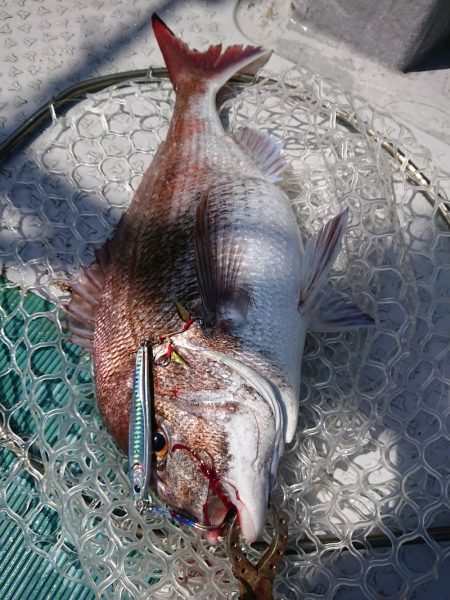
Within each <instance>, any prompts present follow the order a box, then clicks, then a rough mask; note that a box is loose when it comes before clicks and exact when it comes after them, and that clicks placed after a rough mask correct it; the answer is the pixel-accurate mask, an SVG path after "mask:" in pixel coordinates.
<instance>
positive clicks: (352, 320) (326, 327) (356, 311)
mask: <svg viewBox="0 0 450 600" xmlns="http://www.w3.org/2000/svg"><path fill="white" fill-rule="evenodd" d="M309 318H310V326H309V328H310V329H311V330H312V331H342V330H346V329H359V328H363V327H374V325H375V321H374V320H373V318H372V317H371V316H370V315H368V314H366V313H364V312H363V311H362V310H361V309H360V308H359V307H358V306H356V304H354V303H353V302H351V301H350V300H348V298H346V297H345V296H344V295H343V294H340V293H337V292H332V293H329V292H327V293H324V294H323V295H321V297H320V298H319V300H318V302H317V303H316V304H315V306H314V308H313V309H312V310H311V311H310V313H309Z"/></svg>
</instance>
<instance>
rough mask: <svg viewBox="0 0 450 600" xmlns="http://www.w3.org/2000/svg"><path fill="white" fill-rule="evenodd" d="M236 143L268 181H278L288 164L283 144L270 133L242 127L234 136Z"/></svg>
mask: <svg viewBox="0 0 450 600" xmlns="http://www.w3.org/2000/svg"><path fill="white" fill-rule="evenodd" d="M232 137H233V139H234V141H235V142H236V143H237V145H238V146H239V147H240V148H241V150H243V151H244V152H245V153H246V154H247V156H249V158H250V159H251V160H252V161H253V162H254V163H255V165H256V166H257V167H258V168H259V169H260V170H261V173H262V174H263V175H264V177H265V178H266V179H267V181H271V182H274V181H278V180H279V179H280V173H281V172H282V171H284V169H286V167H287V166H288V162H287V161H286V159H285V158H284V157H283V155H282V154H281V144H280V142H279V141H278V140H277V139H275V138H274V137H273V136H272V135H270V134H269V133H266V132H265V131H258V130H256V129H252V128H251V127H241V128H239V129H238V130H237V131H235V132H234V133H233V135H232Z"/></svg>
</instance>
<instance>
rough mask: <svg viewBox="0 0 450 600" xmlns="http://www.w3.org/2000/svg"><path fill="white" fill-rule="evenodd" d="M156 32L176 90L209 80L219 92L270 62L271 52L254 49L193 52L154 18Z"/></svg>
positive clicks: (217, 49)
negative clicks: (237, 75) (236, 77)
mask: <svg viewBox="0 0 450 600" xmlns="http://www.w3.org/2000/svg"><path fill="white" fill-rule="evenodd" d="M152 25H153V31H154V33H155V36H156V39H157V41H158V44H159V47H160V49H161V52H162V55H163V57H164V60H165V62H166V65H167V70H168V71H169V76H170V79H171V81H172V83H173V86H174V87H175V89H178V88H179V87H180V85H182V83H183V82H184V81H187V82H190V83H192V81H193V80H194V81H195V80H198V79H202V80H209V81H210V83H211V85H214V87H216V89H217V90H218V89H219V88H221V87H222V85H224V83H226V82H227V81H228V79H229V78H230V77H232V75H234V74H235V73H237V72H238V71H245V72H246V73H249V72H256V71H257V70H258V69H260V68H261V67H262V66H263V64H265V63H266V62H267V60H269V58H270V54H271V53H270V52H269V51H267V50H265V49H264V48H260V47H254V46H230V47H229V48H226V49H225V50H224V52H222V45H221V44H218V45H216V46H210V47H209V48H208V50H206V51H205V52H198V51H197V50H191V49H190V48H189V47H188V45H187V44H185V43H184V42H183V41H182V40H180V39H179V38H178V37H177V36H176V35H175V34H174V33H173V32H172V31H171V30H170V29H169V28H168V27H167V25H166V24H165V23H164V22H163V21H162V20H161V19H160V18H159V17H158V16H157V15H155V14H154V15H153V16H152Z"/></svg>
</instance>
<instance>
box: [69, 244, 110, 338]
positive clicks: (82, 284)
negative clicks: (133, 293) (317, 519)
mask: <svg viewBox="0 0 450 600" xmlns="http://www.w3.org/2000/svg"><path fill="white" fill-rule="evenodd" d="M108 244H109V242H106V243H105V244H104V245H103V246H102V247H101V248H100V249H99V250H96V252H95V261H94V262H93V263H92V264H91V265H90V266H89V267H85V266H83V267H82V273H81V275H80V276H79V278H78V280H77V281H76V282H75V283H74V284H72V286H71V287H72V296H71V298H70V301H69V302H68V304H66V305H65V306H64V309H65V310H66V312H67V313H68V319H67V320H66V321H65V323H64V328H65V329H66V330H68V331H69V332H70V333H71V334H72V338H71V339H73V341H74V343H76V344H78V345H81V346H85V347H86V348H88V349H92V344H93V339H94V328H95V320H96V317H97V308H98V304H99V302H100V298H101V295H102V293H103V283H104V279H105V271H106V269H107V266H108V262H109V251H108Z"/></svg>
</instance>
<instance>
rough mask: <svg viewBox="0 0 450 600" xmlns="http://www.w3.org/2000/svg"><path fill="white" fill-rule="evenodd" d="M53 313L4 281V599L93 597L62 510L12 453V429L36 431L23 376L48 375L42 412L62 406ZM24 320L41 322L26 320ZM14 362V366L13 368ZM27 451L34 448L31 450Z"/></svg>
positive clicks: (0, 571)
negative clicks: (64, 532)
mask: <svg viewBox="0 0 450 600" xmlns="http://www.w3.org/2000/svg"><path fill="white" fill-rule="evenodd" d="M54 311H55V307H54V306H53V305H52V304H51V303H49V302H47V301H45V300H43V299H42V298H39V297H38V296H36V295H34V294H31V293H28V294H26V295H24V294H23V293H22V292H21V291H20V290H18V289H17V288H15V287H14V286H13V285H12V284H11V283H9V282H7V281H6V280H5V279H0V326H1V328H2V335H1V342H0V416H1V417H2V419H1V421H0V424H1V423H5V421H6V419H8V428H7V429H5V431H4V432H3V436H2V432H1V430H0V598H1V600H16V599H17V600H19V599H20V600H45V599H48V600H58V599H60V598H64V599H69V598H70V599H71V598H73V599H77V600H87V599H91V598H95V594H94V593H93V592H92V591H91V590H90V589H88V588H87V587H86V586H85V585H84V583H83V577H84V576H83V571H82V568H81V565H80V563H79V562H78V560H77V559H76V553H75V548H70V545H69V542H67V540H61V530H60V520H59V516H58V514H57V512H56V511H55V510H54V509H52V508H51V506H49V505H47V504H45V503H43V501H42V496H41V491H42V490H41V482H42V479H41V476H40V473H39V472H38V471H33V470H26V468H25V465H26V461H24V460H23V459H22V458H20V457H19V456H18V453H17V451H16V452H15V451H13V450H12V449H11V446H10V444H11V440H10V439H8V431H9V432H12V433H13V434H15V435H16V436H18V437H20V438H21V439H22V440H24V441H25V443H26V445H27V446H28V447H29V442H30V441H32V440H33V436H34V434H35V425H34V419H33V416H32V415H31V413H30V410H29V408H28V407H27V404H26V396H27V393H28V392H29V389H27V388H29V381H28V379H27V378H24V379H23V378H22V377H21V376H20V374H19V372H18V371H20V370H22V369H26V368H28V369H29V370H30V371H31V373H34V374H36V375H49V379H48V380H44V381H43V382H42V385H40V386H39V387H38V388H37V391H36V393H37V394H38V396H39V398H38V402H39V405H40V406H41V407H42V409H43V410H48V409H49V408H52V407H53V408H54V407H58V406H62V405H64V401H65V396H66V395H67V394H68V390H67V388H66V387H65V385H64V383H63V380H62V379H60V380H58V378H57V374H58V373H59V372H60V370H61V364H60V362H61V360H60V358H61V355H60V353H59V351H58V350H57V349H56V348H55V347H52V342H55V341H56V340H57V339H58V337H59V332H58V329H57V326H56V324H55V323H54V322H52V321H51V320H49V319H48V318H46V316H45V315H46V313H54ZM27 315H29V316H31V315H36V318H31V320H29V319H28V318H27ZM26 321H27V324H26ZM25 335H26V336H27V340H28V343H29V344H31V345H33V346H34V345H35V344H37V348H36V349H35V350H33V352H32V355H31V357H28V354H29V352H28V351H27V345H26V344H25V343H24V341H23V340H24V336H25ZM41 343H42V344H43V345H42V346H40V344H41ZM62 344H63V346H64V352H65V354H66V355H68V356H70V359H71V360H70V362H71V363H72V364H76V362H77V360H79V358H80V356H81V353H80V350H79V348H77V347H76V346H74V345H73V344H70V343H69V342H65V341H64V342H62ZM28 358H29V359H30V362H29V367H27V360H28ZM13 359H14V361H15V368H9V366H10V365H11V366H12V362H11V361H12V360H13ZM55 435H57V430H56V427H55V426H54V425H53V426H52V421H50V423H49V430H48V431H46V437H47V439H51V438H54V436H55ZM27 442H28V444H27ZM29 449H30V450H31V451H32V450H34V448H33V445H31V448H29ZM36 455H37V452H36ZM36 457H37V458H38V455H37V456H36ZM21 464H22V468H21ZM12 475H13V477H11V476H12ZM50 551H51V553H50ZM50 556H51V560H50V559H49V557H50ZM74 557H75V558H74ZM59 569H60V571H59ZM61 572H64V573H65V574H66V575H62V573H61Z"/></svg>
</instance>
